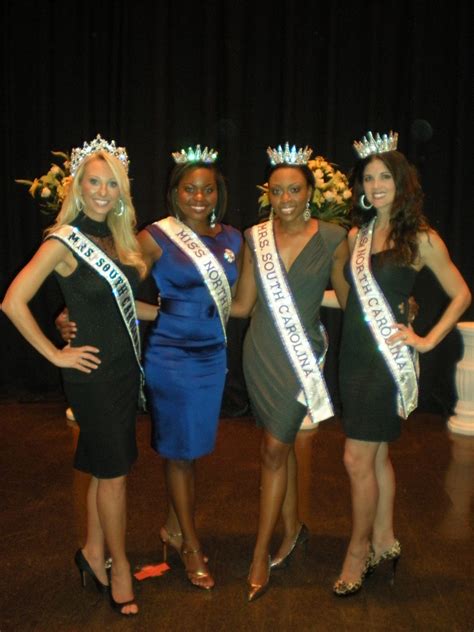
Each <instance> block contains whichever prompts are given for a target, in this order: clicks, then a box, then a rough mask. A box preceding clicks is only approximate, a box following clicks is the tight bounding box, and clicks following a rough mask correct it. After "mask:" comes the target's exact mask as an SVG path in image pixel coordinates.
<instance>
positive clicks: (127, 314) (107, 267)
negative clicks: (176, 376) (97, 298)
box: [46, 224, 145, 408]
mask: <svg viewBox="0 0 474 632" xmlns="http://www.w3.org/2000/svg"><path fill="white" fill-rule="evenodd" d="M52 237H56V238H58V239H60V240H61V241H62V242H63V243H64V244H66V246H67V247H68V248H70V249H71V250H72V251H73V252H75V253H76V254H77V255H78V256H79V257H80V258H81V259H82V260H83V261H84V262H85V263H87V264H89V265H90V267H91V268H92V269H93V270H95V271H96V272H97V274H99V275H100V276H101V277H102V278H103V279H104V280H105V281H107V283H108V284H109V285H110V288H111V290H112V294H113V295H114V298H115V301H116V304H117V307H118V309H119V312H120V315H121V316H122V319H123V322H124V325H125V329H126V330H127V332H128V335H129V336H130V340H131V342H132V346H133V350H134V352H135V358H136V360H137V364H138V367H139V369H140V376H141V379H140V393H139V403H140V405H141V406H142V407H143V408H144V407H145V406H144V403H145V398H144V394H143V382H144V373H143V368H142V365H141V361H140V358H141V349H140V332H139V330H138V321H137V313H136V310H135V300H134V298H133V292H132V288H131V287H130V283H129V282H128V279H127V277H126V276H125V274H123V272H122V271H121V270H120V268H119V267H118V266H117V265H116V264H115V263H114V262H113V261H112V259H110V257H108V256H107V255H106V254H105V252H104V251H103V250H101V248H99V247H98V246H97V245H96V244H95V243H94V242H93V241H91V240H90V239H89V238H88V237H86V236H85V235H84V234H83V233H81V231H80V230H79V229H78V228H76V227H75V226H69V225H67V224H66V225H64V226H61V227H60V228H58V230H56V231H55V232H54V233H51V234H50V235H48V236H47V238H46V239H49V238H52Z"/></svg>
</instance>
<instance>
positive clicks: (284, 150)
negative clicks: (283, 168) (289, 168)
mask: <svg viewBox="0 0 474 632" xmlns="http://www.w3.org/2000/svg"><path fill="white" fill-rule="evenodd" d="M312 153H313V150H312V149H311V147H308V146H306V147H304V148H303V147H300V148H299V149H296V146H295V145H293V147H291V148H290V145H289V143H285V146H284V147H282V146H281V145H278V147H276V148H275V149H272V147H268V148H267V154H268V156H269V158H270V163H271V164H272V165H273V166H275V165H306V164H308V160H309V159H310V157H311V154H312Z"/></svg>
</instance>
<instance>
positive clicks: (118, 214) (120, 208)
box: [114, 198, 125, 217]
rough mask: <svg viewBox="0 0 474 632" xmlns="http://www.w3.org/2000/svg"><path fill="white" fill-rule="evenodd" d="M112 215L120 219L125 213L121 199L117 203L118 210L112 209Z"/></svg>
mask: <svg viewBox="0 0 474 632" xmlns="http://www.w3.org/2000/svg"><path fill="white" fill-rule="evenodd" d="M114 213H115V215H117V217H122V215H123V214H124V213H125V204H124V203H123V200H122V198H120V200H119V202H118V208H115V209H114Z"/></svg>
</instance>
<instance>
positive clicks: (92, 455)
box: [2, 136, 156, 615]
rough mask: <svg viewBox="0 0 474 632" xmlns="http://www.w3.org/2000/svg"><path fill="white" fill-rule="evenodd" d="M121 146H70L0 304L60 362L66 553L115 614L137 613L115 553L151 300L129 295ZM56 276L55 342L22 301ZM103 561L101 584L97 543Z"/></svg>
mask: <svg viewBox="0 0 474 632" xmlns="http://www.w3.org/2000/svg"><path fill="white" fill-rule="evenodd" d="M127 170H128V158H127V154H126V152H125V149H124V148H121V147H116V146H115V143H114V142H113V141H112V142H111V143H108V142H107V141H105V140H104V139H102V138H100V136H98V137H97V138H96V139H95V140H94V141H92V142H91V144H86V143H85V144H84V146H83V147H82V148H77V149H75V150H73V151H72V154H71V174H72V176H73V178H72V182H71V184H70V187H69V190H68V193H67V196H66V198H65V200H64V203H63V205H62V208H61V211H60V213H59V214H58V217H57V219H56V222H55V224H54V226H52V228H50V229H49V230H48V234H47V236H46V239H45V241H44V242H43V244H42V245H41V246H40V248H39V249H38V251H37V252H36V254H35V255H34V257H33V258H32V259H31V261H30V262H29V263H28V264H27V265H26V266H25V268H23V270H22V271H21V272H20V273H19V274H18V276H17V277H16V278H15V279H14V281H13V282H12V284H11V285H10V287H9V289H8V291H7V293H6V295H5V298H4V300H3V304H2V308H3V311H4V312H5V313H6V314H7V316H8V317H9V318H10V319H11V320H12V322H13V323H14V325H15V326H16V327H17V329H18V330H19V331H20V333H21V334H22V335H23V336H24V337H25V338H26V340H27V341H28V342H29V343H30V344H31V345H32V346H33V347H35V349H37V351H39V352H40V353H41V354H42V355H43V356H44V357H45V358H46V359H47V360H49V361H50V362H52V363H53V364H54V365H55V366H58V367H61V369H62V372H63V378H64V386H65V391H66V395H67V399H68V402H69V403H70V405H71V406H72V408H73V410H74V414H75V417H76V420H77V422H78V424H79V427H80V434H79V439H78V444H77V450H76V455H75V461H74V465H75V467H76V468H77V469H79V470H81V471H84V472H87V473H89V474H91V481H90V484H89V489H88V494H87V539H86V543H85V545H84V547H83V548H82V549H79V550H78V551H77V553H76V557H75V562H76V565H77V567H78V568H79V571H80V574H81V578H82V583H83V585H84V584H85V579H86V576H87V575H89V576H90V577H91V578H92V579H93V581H94V582H95V585H96V587H97V589H98V590H99V591H100V592H102V593H105V594H108V595H109V596H110V600H111V604H112V606H113V607H114V608H115V609H116V610H117V611H118V612H119V613H121V614H124V615H133V614H136V613H137V612H138V607H137V604H136V603H135V598H134V595H133V589H132V578H131V573H130V564H129V562H128V559H127V556H126V553H125V526H126V476H127V473H128V471H129V469H130V467H131V465H132V464H133V462H134V461H135V459H136V457H137V448H136V442H135V417H136V410H137V402H138V397H139V392H140V388H141V387H140V382H141V368H140V365H139V353H140V350H139V338H138V332H137V325H136V317H137V314H138V317H139V318H142V319H146V320H151V319H153V318H154V317H155V315H156V307H153V306H151V305H146V304H141V303H140V304H139V303H137V310H135V304H134V300H133V289H134V288H135V287H136V286H137V285H138V282H139V280H140V278H141V277H142V276H143V275H144V274H145V270H146V266H145V263H144V261H143V259H142V256H141V254H140V249H139V247H138V244H137V242H136V239H135V235H134V227H135V222H136V220H135V210H134V208H133V204H132V201H131V197H130V183H129V180H128V176H127ZM52 272H54V274H55V275H56V277H57V279H58V281H59V284H60V286H61V289H62V291H63V294H64V298H65V302H66V305H67V307H68V310H69V314H70V316H71V319H73V320H74V321H75V322H76V323H77V324H78V333H77V335H76V337H75V339H74V340H73V342H72V343H70V344H68V345H67V346H65V347H63V348H62V349H58V348H57V347H56V346H55V345H54V344H53V343H52V342H51V341H50V340H49V339H48V338H47V337H46V336H45V335H44V333H43V332H42V331H41V329H40V327H39V326H38V323H37V321H36V320H35V318H34V316H33V314H32V312H31V311H30V309H29V306H28V304H29V302H30V301H31V299H32V298H33V297H34V296H35V294H36V293H37V292H38V291H39V289H40V287H41V285H42V284H43V282H44V280H45V279H46V277H47V276H49V275H50V274H51V273H52ZM106 547H107V548H108V550H109V552H110V555H111V557H112V560H113V565H112V571H111V586H110V587H109V582H108V578H107V575H106V571H105V565H104V559H105V548H106Z"/></svg>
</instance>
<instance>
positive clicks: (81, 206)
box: [76, 198, 84, 213]
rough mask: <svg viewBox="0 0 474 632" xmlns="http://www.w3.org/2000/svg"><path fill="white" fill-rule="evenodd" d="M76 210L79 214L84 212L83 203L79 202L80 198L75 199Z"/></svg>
mask: <svg viewBox="0 0 474 632" xmlns="http://www.w3.org/2000/svg"><path fill="white" fill-rule="evenodd" d="M76 208H77V210H78V212H79V213H82V211H83V210H84V203H83V201H82V200H81V198H77V199H76Z"/></svg>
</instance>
